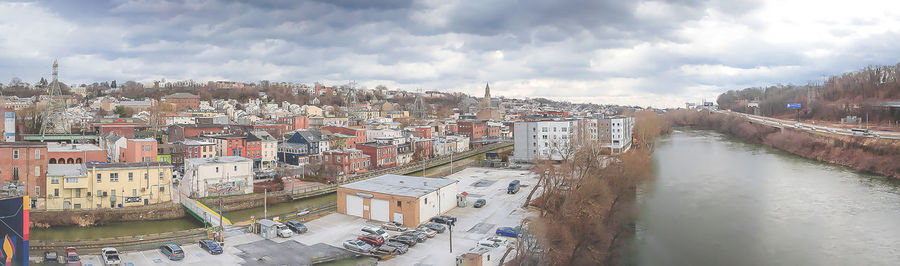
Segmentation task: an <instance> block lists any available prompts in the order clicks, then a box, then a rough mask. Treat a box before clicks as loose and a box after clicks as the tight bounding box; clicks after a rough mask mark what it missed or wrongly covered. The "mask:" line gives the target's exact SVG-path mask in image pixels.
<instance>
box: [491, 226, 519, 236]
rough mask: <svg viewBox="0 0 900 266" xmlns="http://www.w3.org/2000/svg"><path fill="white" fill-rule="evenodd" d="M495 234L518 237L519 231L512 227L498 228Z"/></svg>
mask: <svg viewBox="0 0 900 266" xmlns="http://www.w3.org/2000/svg"><path fill="white" fill-rule="evenodd" d="M496 234H497V235H498V236H508V237H519V230H518V229H516V228H512V227H500V228H497V232H496Z"/></svg>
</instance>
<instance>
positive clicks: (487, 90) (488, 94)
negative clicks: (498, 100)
mask: <svg viewBox="0 0 900 266" xmlns="http://www.w3.org/2000/svg"><path fill="white" fill-rule="evenodd" d="M484 98H485V99H488V101H490V100H491V84H490V83H485V84H484Z"/></svg>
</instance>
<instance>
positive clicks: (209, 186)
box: [179, 156, 253, 198]
mask: <svg viewBox="0 0 900 266" xmlns="http://www.w3.org/2000/svg"><path fill="white" fill-rule="evenodd" d="M179 187H180V188H181V190H182V192H183V193H185V194H188V195H195V196H199V197H201V198H202V197H209V196H217V195H236V194H249V193H253V160H250V159H247V158H244V157H239V156H222V157H212V158H190V159H185V160H184V178H182V180H181V184H180V185H179Z"/></svg>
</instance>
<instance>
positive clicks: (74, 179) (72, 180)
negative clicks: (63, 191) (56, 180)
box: [66, 177, 78, 184]
mask: <svg viewBox="0 0 900 266" xmlns="http://www.w3.org/2000/svg"><path fill="white" fill-rule="evenodd" d="M66 183H70V184H77V183H78V178H77V177H66Z"/></svg>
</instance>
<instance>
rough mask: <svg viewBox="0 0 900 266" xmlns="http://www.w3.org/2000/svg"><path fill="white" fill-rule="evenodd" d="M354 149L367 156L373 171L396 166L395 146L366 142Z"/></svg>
mask: <svg viewBox="0 0 900 266" xmlns="http://www.w3.org/2000/svg"><path fill="white" fill-rule="evenodd" d="M356 148H357V149H359V150H362V152H363V154H365V155H368V156H369V162H370V163H369V165H371V166H372V168H373V169H384V168H390V167H394V166H397V146H395V145H390V144H384V143H378V142H367V143H358V144H356Z"/></svg>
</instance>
